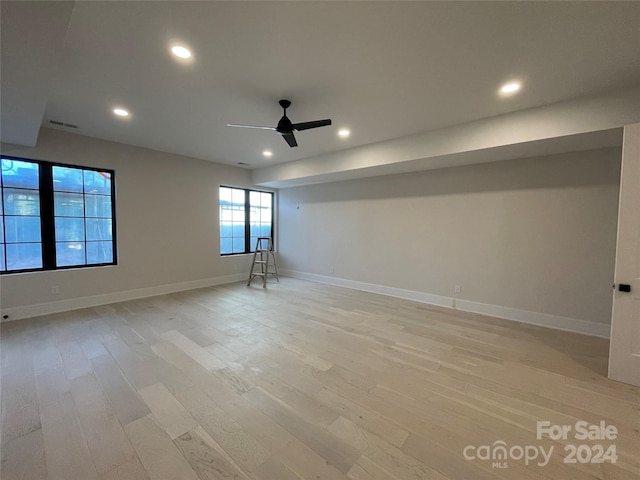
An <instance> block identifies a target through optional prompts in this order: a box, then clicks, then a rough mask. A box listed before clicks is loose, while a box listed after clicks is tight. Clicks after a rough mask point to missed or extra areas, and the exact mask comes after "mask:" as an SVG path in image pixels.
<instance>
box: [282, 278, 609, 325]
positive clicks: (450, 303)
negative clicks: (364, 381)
mask: <svg viewBox="0 0 640 480" xmlns="http://www.w3.org/2000/svg"><path fill="white" fill-rule="evenodd" d="M280 270H281V272H280V273H281V274H282V275H284V276H288V277H293V278H300V279H302V280H309V281H312V282H318V283H326V284H329V285H336V286H339V287H345V288H351V289H354V290H362V291H365V292H370V293H379V294H381V295H389V296H390V297H398V298H404V299H407V300H414V301H416V302H421V303H428V304H430V305H437V306H440V307H446V308H452V309H457V310H462V311H465V312H472V313H480V314H483V315H490V316H492V317H498V318H504V319H506V320H513V321H516V322H520V323H528V324H531V325H537V326H540V327H548V328H555V329H556V330H563V331H566V332H574V333H581V334H583V335H589V336H592V337H602V338H609V336H610V330H611V325H609V324H604V323H596V322H590V321H588V320H581V319H578V318H570V317H562V316H558V315H549V314H546V313H538V312H530V311H528V310H519V309H516V308H510V307H502V306H500V305H489V304H486V303H480V302H473V301H470V300H461V299H459V298H454V297H445V296H442V295H433V294H430V293H423V292H416V291H414V290H405V289H402V288H395V287H387V286H385V285H377V284H373V283H365V282H358V281H355V280H347V279H343V278H336V277H328V276H325V275H316V274H313V273H305V272H298V271H296V270H287V269H280Z"/></svg>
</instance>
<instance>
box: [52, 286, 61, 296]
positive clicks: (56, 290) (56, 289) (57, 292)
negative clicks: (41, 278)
mask: <svg viewBox="0 0 640 480" xmlns="http://www.w3.org/2000/svg"><path fill="white" fill-rule="evenodd" d="M51 295H60V287H59V286H58V285H52V286H51Z"/></svg>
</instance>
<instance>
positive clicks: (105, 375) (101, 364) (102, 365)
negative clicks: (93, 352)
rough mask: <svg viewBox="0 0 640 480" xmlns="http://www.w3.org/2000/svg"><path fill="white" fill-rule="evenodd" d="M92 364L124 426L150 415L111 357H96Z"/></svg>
mask: <svg viewBox="0 0 640 480" xmlns="http://www.w3.org/2000/svg"><path fill="white" fill-rule="evenodd" d="M91 364H92V365H93V370H94V372H95V375H96V378H97V379H98V382H99V383H100V385H101V387H102V390H103V391H104V392H105V393H106V394H107V397H108V398H109V403H111V406H112V407H113V410H114V412H115V414H116V415H117V416H118V419H119V420H120V423H121V424H122V425H123V426H125V425H127V424H129V423H131V422H133V421H134V420H137V419H139V418H141V417H144V416H146V415H148V414H149V413H150V410H149V408H148V407H147V405H146V404H145V403H144V402H143V401H142V399H141V398H140V396H139V395H138V393H137V392H136V391H135V390H134V389H133V387H132V386H131V385H130V384H129V382H127V379H126V378H125V377H124V375H123V374H122V372H121V370H120V369H119V368H118V366H117V365H116V363H115V362H114V360H113V359H112V358H111V357H110V356H109V355H103V356H100V357H96V358H94V359H92V360H91Z"/></svg>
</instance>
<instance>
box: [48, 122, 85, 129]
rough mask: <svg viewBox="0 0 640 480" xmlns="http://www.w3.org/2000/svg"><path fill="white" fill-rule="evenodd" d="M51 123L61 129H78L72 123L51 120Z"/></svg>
mask: <svg viewBox="0 0 640 480" xmlns="http://www.w3.org/2000/svg"><path fill="white" fill-rule="evenodd" d="M49 123H51V124H53V125H58V126H59V127H67V128H78V126H77V125H73V124H71V123H64V122H58V121H57V120H49Z"/></svg>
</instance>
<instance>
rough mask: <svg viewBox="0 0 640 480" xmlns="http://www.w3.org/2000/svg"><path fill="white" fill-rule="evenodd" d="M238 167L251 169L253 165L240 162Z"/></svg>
mask: <svg viewBox="0 0 640 480" xmlns="http://www.w3.org/2000/svg"><path fill="white" fill-rule="evenodd" d="M238 165H242V166H243V167H250V166H251V165H250V164H248V163H244V162H238Z"/></svg>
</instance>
